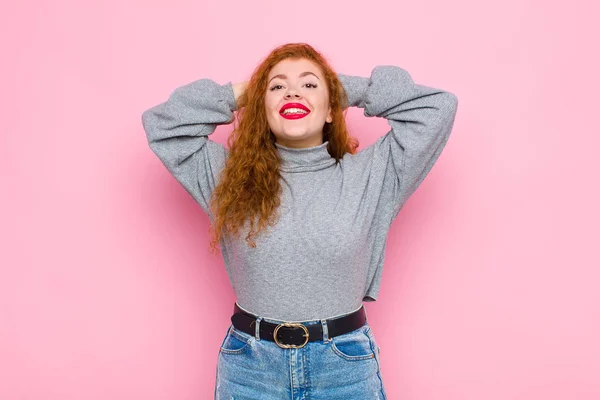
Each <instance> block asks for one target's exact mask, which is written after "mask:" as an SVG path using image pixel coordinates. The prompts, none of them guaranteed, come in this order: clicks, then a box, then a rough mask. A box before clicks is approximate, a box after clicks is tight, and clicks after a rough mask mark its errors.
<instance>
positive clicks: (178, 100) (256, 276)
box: [142, 43, 457, 400]
mask: <svg viewBox="0 0 600 400" xmlns="http://www.w3.org/2000/svg"><path fill="white" fill-rule="evenodd" d="M349 106H355V107H360V108H363V109H364V110H365V111H364V114H365V115H366V116H378V117H384V118H386V119H387V120H388V122H389V125H390V127H391V130H390V131H389V132H388V133H387V134H385V135H384V136H381V137H379V139H378V140H377V141H376V142H375V143H374V144H373V145H371V146H369V147H367V148H365V149H363V150H361V151H360V152H356V148H357V147H358V141H357V140H356V139H355V138H352V137H350V136H349V134H348V131H347V129H346V124H345V121H344V111H345V110H346V109H347V107H349ZM456 108H457V99H456V97H455V96H454V95H453V94H451V93H448V92H444V91H442V90H438V89H433V88H429V87H425V86H420V85H416V84H415V83H414V82H413V81H412V79H411V77H410V75H409V74H408V73H407V72H406V71H405V70H403V69H402V68H399V67H395V66H376V67H375V68H374V69H373V71H372V73H371V76H370V77H359V76H349V75H343V74H335V73H334V72H333V70H332V68H331V67H330V66H329V64H328V63H327V61H326V60H325V59H324V57H323V56H322V55H321V54H319V53H318V52H317V51H315V49H313V48H312V47H311V46H309V45H307V44H302V43H296V44H287V45H283V46H280V47H278V48H276V49H274V50H273V51H272V52H271V53H270V54H269V55H268V56H267V57H266V59H265V60H264V61H263V62H262V63H261V64H260V65H259V66H258V67H257V69H256V70H255V71H254V73H253V74H252V77H251V79H250V81H248V82H241V83H237V84H231V83H227V84H224V85H219V84H217V83H216V82H214V81H212V80H210V79H201V80H198V81H195V82H192V83H190V84H188V85H186V86H182V87H180V88H178V89H176V90H175V91H174V92H173V93H172V94H171V96H170V97H169V99H168V100H167V101H166V102H164V103H162V104H159V105H157V106H156V107H153V108H151V109H150V110H147V111H146V112H144V114H143V118H142V119H143V125H144V128H145V130H146V132H147V136H148V141H149V144H150V147H151V149H152V150H153V151H154V152H155V153H156V155H157V156H158V157H159V158H160V160H161V161H162V162H163V163H164V165H165V166H166V167H167V169H168V170H169V171H170V172H171V173H172V174H173V175H174V177H175V178H176V179H177V180H178V181H179V182H180V183H181V184H182V185H183V186H184V187H185V188H186V190H187V191H188V192H189V193H190V194H191V195H192V196H193V197H194V199H195V200H196V201H197V202H198V203H199V204H200V206H201V207H202V208H203V209H204V211H205V212H206V213H207V214H208V216H209V218H210V220H211V232H212V235H213V236H212V238H213V240H212V242H211V246H212V247H213V249H215V246H216V244H217V243H219V244H220V247H221V253H222V255H223V259H224V262H225V266H226V268H227V272H228V275H229V279H230V282H231V284H232V286H233V289H234V292H235V295H236V303H235V304H234V312H233V315H232V317H231V321H232V324H231V325H230V326H229V327H228V329H227V332H226V335H225V338H224V340H223V343H222V345H221V348H220V352H219V358H218V363H217V377H216V386H215V398H217V399H232V398H234V399H264V400H270V399H327V400H333V399H345V400H347V399H385V397H386V395H385V389H384V385H383V382H382V378H381V371H380V364H379V348H378V346H377V344H376V342H375V338H374V335H373V333H372V331H371V329H370V326H369V324H368V322H367V317H366V313H365V309H364V307H363V306H362V302H363V301H375V300H376V299H377V295H378V293H379V286H380V280H381V273H382V269H383V255H384V252H385V242H386V237H387V232H388V229H389V227H390V224H391V223H392V221H393V219H394V218H395V217H396V215H397V214H398V212H399V211H400V209H401V207H402V205H403V204H404V203H405V202H406V200H407V199H408V198H409V196H410V195H411V194H412V193H413V192H414V191H415V189H416V188H417V187H418V186H419V184H420V183H421V181H422V180H423V179H424V178H425V176H426V174H427V173H428V172H429V170H430V169H431V168H432V166H433V164H434V162H435V161H436V160H437V158H438V157H439V155H440V153H441V151H442V149H443V147H444V145H445V144H446V142H447V140H448V137H449V135H450V131H451V129H452V126H453V122H454V116H455V113H456ZM234 111H236V112H237V126H236V127H235V129H234V130H233V132H232V133H231V135H230V137H229V140H228V145H229V150H228V149H226V148H225V147H223V146H222V145H220V144H217V143H215V142H213V141H211V140H209V138H208V136H209V135H210V134H211V133H212V132H214V130H215V128H216V126H217V125H218V124H226V123H230V122H232V121H233V120H234Z"/></svg>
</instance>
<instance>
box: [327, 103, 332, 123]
mask: <svg viewBox="0 0 600 400" xmlns="http://www.w3.org/2000/svg"><path fill="white" fill-rule="evenodd" d="M332 121H333V117H332V116H331V107H329V110H328V111H327V118H325V122H328V123H331V122H332Z"/></svg>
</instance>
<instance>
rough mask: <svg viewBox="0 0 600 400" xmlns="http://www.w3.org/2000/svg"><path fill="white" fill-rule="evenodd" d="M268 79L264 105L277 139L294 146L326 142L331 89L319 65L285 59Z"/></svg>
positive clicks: (283, 143)
mask: <svg viewBox="0 0 600 400" xmlns="http://www.w3.org/2000/svg"><path fill="white" fill-rule="evenodd" d="M268 79H269V81H268V84H267V93H266V95H265V108H266V113H267V121H268V123H269V127H270V128H271V132H273V134H274V135H275V139H276V142H277V143H279V144H280V145H282V146H286V147H293V148H305V147H313V146H318V145H321V144H323V125H325V122H331V121H332V118H331V107H330V105H329V91H328V90H327V84H326V83H325V79H324V77H323V75H322V74H321V71H320V68H319V67H318V65H317V64H315V63H313V62H312V61H310V60H307V59H298V60H293V59H285V60H283V61H281V62H279V63H278V64H277V65H275V67H273V69H271V72H269V76H268ZM289 107H291V108H290V109H289V110H287V111H286V108H289Z"/></svg>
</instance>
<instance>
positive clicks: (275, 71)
mask: <svg viewBox="0 0 600 400" xmlns="http://www.w3.org/2000/svg"><path fill="white" fill-rule="evenodd" d="M306 71H309V72H312V73H314V74H315V75H317V76H318V77H320V78H321V77H322V76H323V74H321V70H320V69H319V66H318V65H317V64H316V63H314V62H312V61H310V60H307V59H304V58H301V59H298V60H294V59H290V58H288V59H285V60H282V61H280V62H279V63H277V64H276V65H275V66H274V67H273V68H272V69H271V71H270V72H269V79H271V78H272V77H274V76H275V75H281V74H282V75H286V76H288V77H294V78H297V77H298V76H299V75H300V74H301V73H303V72H306Z"/></svg>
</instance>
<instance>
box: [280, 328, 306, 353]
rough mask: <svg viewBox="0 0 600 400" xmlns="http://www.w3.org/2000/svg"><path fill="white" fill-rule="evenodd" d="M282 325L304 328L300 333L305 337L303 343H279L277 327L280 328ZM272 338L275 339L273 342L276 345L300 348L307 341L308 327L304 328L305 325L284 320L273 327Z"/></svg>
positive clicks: (285, 347)
mask: <svg viewBox="0 0 600 400" xmlns="http://www.w3.org/2000/svg"><path fill="white" fill-rule="evenodd" d="M282 326H286V327H290V328H302V329H303V330H304V334H302V336H304V337H305V338H306V340H305V341H304V343H302V344H301V345H297V344H283V343H279V341H278V340H277V332H278V331H279V328H281V327H282ZM273 339H275V343H277V346H279V347H281V348H282V349H300V348H302V347H304V346H305V345H306V343H308V329H307V328H306V326H304V325H303V324H300V323H296V322H284V323H282V324H279V325H277V326H276V327H275V331H273Z"/></svg>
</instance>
